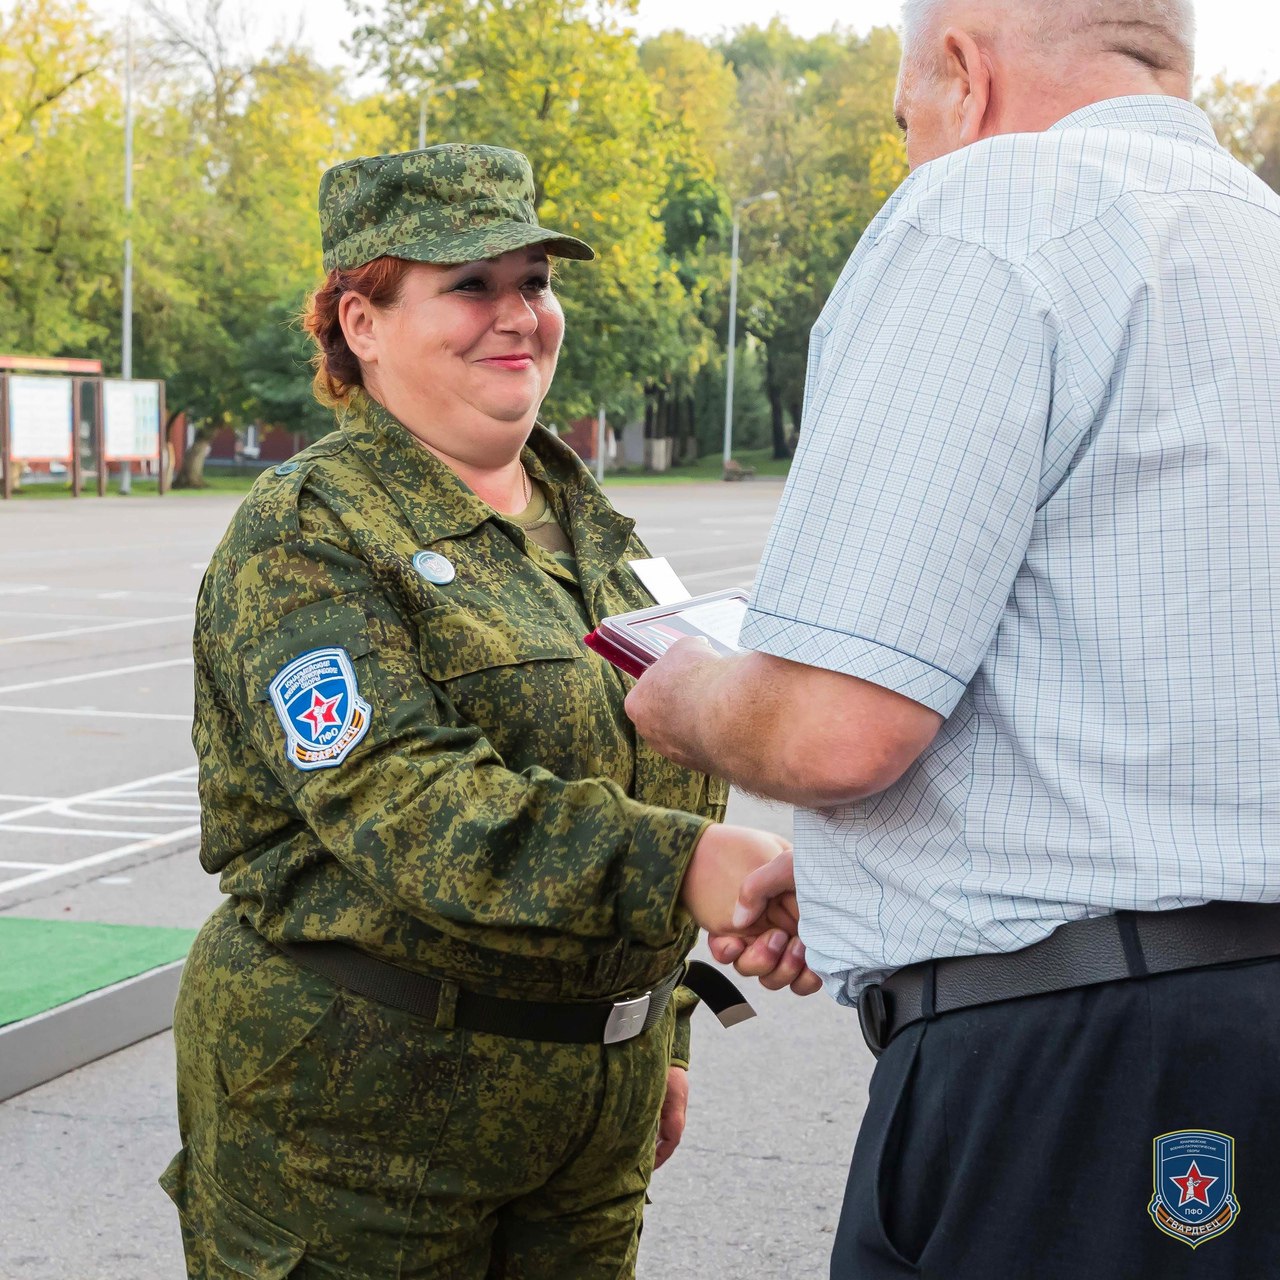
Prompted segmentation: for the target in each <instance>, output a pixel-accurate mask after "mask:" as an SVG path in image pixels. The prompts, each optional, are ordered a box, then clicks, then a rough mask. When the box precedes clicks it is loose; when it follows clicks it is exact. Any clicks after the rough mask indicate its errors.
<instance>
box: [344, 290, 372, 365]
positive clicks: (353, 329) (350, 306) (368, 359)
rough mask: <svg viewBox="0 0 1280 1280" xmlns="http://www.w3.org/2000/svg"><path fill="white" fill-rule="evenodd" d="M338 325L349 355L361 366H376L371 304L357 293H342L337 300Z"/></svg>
mask: <svg viewBox="0 0 1280 1280" xmlns="http://www.w3.org/2000/svg"><path fill="white" fill-rule="evenodd" d="M338 323H339V324H340V325H341V326H342V336H343V337H344V338H346V340H347V346H348V347H350V348H351V354H352V355H353V356H355V358H356V359H357V360H359V361H360V363H361V364H376V363H377V360H378V339H377V334H376V332H375V328H376V326H375V315H374V309H373V304H372V303H371V302H370V301H369V299H368V298H365V297H362V296H361V295H360V294H358V293H344V294H343V295H342V297H341V298H339V299H338Z"/></svg>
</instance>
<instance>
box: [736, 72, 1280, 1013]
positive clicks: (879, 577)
mask: <svg viewBox="0 0 1280 1280" xmlns="http://www.w3.org/2000/svg"><path fill="white" fill-rule="evenodd" d="M1278 420H1280V198H1277V196H1276V195H1275V194H1274V193H1273V192H1271V191H1270V190H1269V189H1268V188H1267V187H1265V186H1264V185H1263V184H1262V183H1261V182H1260V181H1259V180H1258V179H1256V178H1255V177H1254V176H1253V175H1252V174H1250V173H1249V171H1248V170H1247V169H1245V168H1244V167H1243V166H1242V165H1240V164H1238V163H1237V162H1236V161H1235V160H1233V159H1232V158H1231V157H1230V156H1229V155H1228V154H1227V153H1226V152H1225V151H1224V150H1223V149H1222V148H1220V147H1219V146H1218V145H1217V143H1216V141H1215V139H1214V135H1213V131H1212V129H1211V127H1210V125H1209V123H1208V121H1207V119H1206V118H1205V116H1204V115H1203V114H1202V113H1201V112H1200V111H1198V110H1197V109H1196V108H1195V107H1193V106H1191V105H1190V104H1189V103H1186V102H1184V101H1181V100H1179V99H1175V98H1164V97H1131V98H1118V99H1114V100H1111V101H1107V102H1100V103H1096V104H1094V105H1092V106H1089V107H1086V108H1085V109H1084V110H1081V111H1077V112H1075V113H1074V114H1073V115H1071V116H1069V117H1067V118H1066V119H1065V120H1063V121H1061V122H1060V123H1059V124H1058V125H1056V126H1055V127H1054V128H1052V129H1050V130H1049V131H1048V132H1046V133H1041V134H1019V135H1011V136H1006V137H1000V138H993V139H990V140H988V141H984V142H981V143H979V144H977V145H975V146H972V147H969V148H967V149H966V150H964V151H961V152H958V153H956V154H954V155H951V156H948V157H945V158H943V159H941V160H937V161H935V162H934V163H932V164H929V165H925V166H923V167H922V168H920V169H918V170H917V171H916V172H915V173H914V174H912V176H911V177H910V178H909V179H908V180H907V181H906V182H905V183H904V184H903V185H902V187H901V188H900V189H899V190H898V191H897V192H896V193H895V194H894V196H893V197H892V198H891V199H890V201H889V202H888V204H887V205H886V206H885V208H884V209H883V210H882V211H881V213H880V215H879V216H878V217H877V218H876V220H875V221H874V222H873V223H872V225H871V226H870V227H869V228H868V230H867V232H866V234H865V235H864V236H863V238H862V240H861V242H860V243H859V245H858V247H857V249H856V250H855V252H854V254H853V256H852V257H851V258H850V260H849V263H848V265H847V266H846V267H845V270H844V272H843V273H842V275H841V277H840V280H839V282H838V283H837V285H836V287H835V291H834V292H833V293H832V295H831V298H830V301H829V302H828V304H827V306H826V308H825V309H824V311H823V313H822V315H821V317H820V318H819V320H818V322H817V324H816V325H815V326H814V330H813V338H812V345H811V348H810V354H809V372H808V385H807V389H806V407H805V419H804V429H803V432H802V434H801V446H800V451H799V454H798V455H797V458H796V461H795V464H794V467H793V469H792V472H791V478H790V480H789V482H788V484H787V489H786V493H785V496H784V498H783V501H782V505H781V508H780V510H779V512H778V516H777V520H776V522H775V524H774V528H773V533H772V536H771V539H770V543H769V547H768V550H767V552H766V554H765V558H764V561H763V564H762V565H761V568H760V572H759V576H758V578H757V580H756V586H755V593H754V597H753V601H752V607H751V610H750V612H749V613H748V615H747V622H746V625H745V628H744V631H743V636H742V639H743V644H744V646H745V647H748V648H752V649H757V650H760V651H762V652H765V653H771V654H776V655H778V656H779V657H783V658H790V659H792V660H794V661H797V662H802V663H807V664H809V665H811V666H816V667H824V668H828V669H830V670H833V671H841V672H845V673H847V674H849V675H854V676H859V677H861V678H862V679H864V680H870V681H873V682H874V683H876V684H879V685H882V686H884V687H886V688H889V689H893V690H896V691H897V692H899V693H902V694H905V695H906V696H907V697H910V698H913V699H915V700H916V701H918V702H921V703H924V704H925V705H926V706H929V707H932V708H933V709H934V710H936V711H938V712H940V713H941V714H942V715H944V716H945V717H946V723H945V724H944V725H943V728H942V730H941V732H940V733H939V735H938V737H937V739H936V740H935V742H934V743H933V745H932V746H930V747H929V749H928V750H927V751H926V752H925V753H924V754H923V755H922V756H921V758H920V759H919V761H918V762H917V763H916V764H915V765H913V766H912V767H911V768H910V769H909V770H908V771H907V773H906V774H905V776H904V777H903V778H902V779H901V781H899V782H898V783H897V784H896V785H895V786H893V787H891V788H890V789H889V790H888V791H886V792H884V793H883V794H881V795H878V796H875V797H874V798H872V799H870V800H868V801H866V802H864V803H861V804H856V805H850V806H848V807H846V808H839V809H832V810H827V811H822V812H809V811H800V812H798V813H797V815H796V837H797V838H796V855H797V875H798V880H799V887H800V893H801V907H802V915H803V924H802V935H803V937H804V940H805V942H806V943H807V944H808V947H809V955H810V958H811V962H812V963H813V965H814V967H815V968H816V969H818V970H819V971H820V972H822V973H823V975H824V976H825V977H826V978H827V980H828V986H829V988H830V989H831V990H832V992H833V993H834V994H835V995H836V997H837V998H838V999H839V1000H841V1002H843V1003H848V1002H850V1001H851V1000H852V999H853V998H854V997H856V995H857V992H858V991H859V990H860V989H861V988H862V987H863V986H865V985H866V983H868V982H870V981H873V980H875V979H876V978H878V977H880V976H882V975H883V973H884V972H885V971H886V970H889V969H892V968H895V967H897V966H899V965H903V964H908V963H910V962H912V961H915V960H920V959H924V958H927V957H938V956H947V955H965V954H974V953H978V952H985V951H1008V950H1015V949H1017V948H1019V947H1023V946H1026V945H1028V944H1030V943H1032V942H1035V941H1038V940H1039V939H1041V938H1043V937H1045V936H1046V935H1047V934H1048V933H1049V932H1050V931H1051V930H1053V929H1054V928H1055V927H1056V926H1058V925H1060V924H1062V923H1063V922H1064V921H1068V920H1075V919H1080V918H1082V917H1085V916H1091V915H1099V914H1103V913H1107V912H1110V911H1114V910H1116V909H1122V908H1133V909H1139V910H1152V909H1168V908H1173V907H1180V906H1190V905H1193V904H1196V903H1200V902H1204V901H1206V900H1210V899H1224V900H1242V901H1275V900H1280V679H1278V678H1277V670H1278V668H1280V662H1278V661H1277V659H1278V657H1280V654H1278V652H1277V634H1276V633H1277V622H1278V621H1280V447H1278V441H1280V427H1278Z"/></svg>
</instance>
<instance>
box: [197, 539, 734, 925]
mask: <svg viewBox="0 0 1280 1280" xmlns="http://www.w3.org/2000/svg"><path fill="white" fill-rule="evenodd" d="M218 621H219V630H220V631H221V632H223V633H224V634H225V636H226V637H227V640H226V642H225V643H224V644H222V645H220V647H219V649H218V652H219V654H220V663H219V665H220V666H221V668H222V670H221V673H220V683H221V684H222V687H223V692H224V695H225V696H226V697H227V699H228V700H229V702H230V704H231V706H232V709H233V711H234V712H235V714H236V715H237V716H238V717H239V719H240V721H241V724H242V727H243V733H244V738H245V739H246V740H247V746H248V748H249V750H250V751H251V752H252V753H253V754H254V755H255V756H256V757H257V760H250V761H246V769H247V770H248V772H249V775H250V776H251V777H252V776H253V775H254V774H255V773H256V772H257V770H259V769H262V768H265V769H266V770H268V771H269V773H270V775H272V776H273V778H274V780H275V782H276V783H277V784H279V785H278V786H277V787H276V788H275V790H276V792H277V794H279V795H280V799H279V800H278V801H277V803H279V804H281V805H282V806H283V805H286V804H287V805H289V806H291V807H292V809H294V810H296V812H297V814H298V815H299V817H300V818H301V820H302V821H304V822H305V823H306V824H307V826H308V827H309V828H310V829H311V830H312V831H313V832H314V833H315V835H316V836H317V837H318V839H319V840H320V841H321V842H322V843H323V844H324V846H325V847H326V849H327V850H328V851H329V852H330V853H331V854H332V855H333V856H334V857H335V858H337V859H338V860H339V861H340V862H341V863H342V864H343V865H344V866H345V867H346V868H347V869H348V870H349V871H351V872H352V873H353V874H354V875H356V876H357V877H359V878H360V879H361V880H363V881H365V882H366V883H367V884H369V885H370V886H372V887H373V888H374V889H375V890H376V891H378V892H379V893H381V894H383V895H385V896H386V897H387V898H388V899H392V900H394V901H395V902H396V903H398V904H400V905H401V906H402V907H403V908H404V909H405V910H407V911H408V912H410V913H411V914H414V915H417V916H418V917H420V918H422V919H425V920H427V921H428V922H430V923H431V924H432V925H433V926H434V927H436V928H439V929H441V930H442V931H444V932H446V933H448V934H450V935H451V936H455V937H459V938H462V939H464V940H468V941H473V942H474V941H476V940H477V936H478V934H479V933H480V931H485V932H483V941H484V944H485V945H486V946H490V947H498V948H501V947H513V948H514V947H520V946H522V945H524V946H527V945H528V943H527V938H528V936H529V933H528V931H537V932H538V933H539V934H541V935H542V936H543V937H544V939H545V942H543V943H541V944H540V945H550V939H551V938H552V937H553V936H554V935H556V934H560V935H566V934H567V935H573V936H575V937H579V938H586V939H596V940H607V939H612V938H616V937H622V938H624V939H628V940H633V941H635V942H637V943H639V944H642V945H644V946H648V947H655V948H656V947H661V946H665V945H668V944H670V943H671V942H673V941H674V940H675V939H676V937H677V936H678V934H679V933H680V932H681V931H682V929H684V928H686V927H687V925H688V918H687V916H685V914H684V912H683V910H682V909H681V908H680V907H679V906H678V896H679V890H680V884H681V881H682V880H683V877H684V873H685V869H686V867H687V864H688V861H689V858H690V856H691V855H692V852H693V849H694V846H695V845H696V844H697V841H698V839H699V838H700V837H701V834H702V832H703V830H704V829H705V828H706V826H708V825H709V821H710V820H709V819H707V818H703V817H699V816H697V815H694V814H691V813H685V812H683V811H681V810H671V809H663V808H659V807H656V806H651V805H646V804H642V803H639V802H637V801H635V800H633V799H631V798H630V797H629V796H628V795H627V794H626V793H625V791H624V790H623V789H622V788H621V787H619V786H618V785H617V784H616V783H615V782H613V781H611V780H609V779H602V778H581V779H573V780H566V779H562V778H559V777H556V776H554V775H553V774H551V773H550V772H548V771H547V770H545V769H540V768H537V767H534V768H529V769H525V770H523V771H520V772H516V771H513V770H511V769H509V768H507V767H506V765H505V764H504V762H503V760H502V759H501V758H500V756H499V755H498V753H497V752H496V751H495V750H494V749H493V747H492V746H491V745H490V743H489V742H488V741H487V740H486V738H485V736H484V735H483V733H482V732H481V731H480V730H479V729H478V728H477V727H476V726H474V725H472V724H469V723H467V722H465V721H464V720H463V719H462V718H460V717H459V715H458V713H457V712H456V710H455V708H454V707H453V706H452V704H451V702H450V700H449V698H448V696H447V694H446V693H444V692H443V691H442V690H441V689H440V688H439V687H438V686H437V685H435V684H434V683H433V682H432V681H431V680H429V679H428V678H427V677H426V675H425V674H424V672H423V669H422V666H421V663H420V656H419V644H418V638H417V636H416V634H415V632H414V629H413V627H412V626H411V625H410V624H409V623H407V622H406V621H405V620H404V619H403V618H402V617H401V616H400V615H399V614H398V613H397V612H396V610H395V608H394V607H393V605H392V602H391V599H390V598H389V596H388V594H387V593H386V592H384V591H383V590H381V589H380V587H379V584H378V582H377V581H376V578H375V576H374V572H373V570H372V568H371V567H370V566H369V565H367V564H365V563H364V562H363V561H362V560H360V559H359V558H358V557H356V556H354V555H352V554H350V552H348V551H347V550H345V549H343V548H342V547H340V546H337V545H334V544H333V543H332V542H330V541H327V540H326V539H325V538H324V537H322V536H318V535H316V534H314V533H310V534H309V533H308V532H307V530H306V527H305V525H304V527H303V528H302V529H301V531H300V532H299V533H298V534H297V535H296V536H295V537H293V538H291V539H289V540H288V541H286V542H284V543H282V544H281V545H277V546H274V547H271V548H269V549H268V550H266V551H263V552H261V553H259V554H258V555H256V556H254V557H252V558H251V559H249V560H248V561H247V562H246V563H245V564H244V565H243V566H242V567H241V568H240V569H239V571H238V572H237V573H236V575H235V578H234V580H233V582H232V583H231V584H230V588H229V590H228V592H227V596H226V603H225V605H224V607H223V608H222V610H221V615H220V617H219V620H218ZM238 637H247V639H246V640H244V641H243V642H241V641H240V640H239V639H238ZM334 648H338V649H341V650H342V652H343V653H344V654H345V655H346V658H347V661H348V662H349V664H350V676H349V679H350V682H351V690H350V697H351V698H352V699H353V700H354V699H358V700H359V702H362V703H364V704H365V705H366V706H367V707H368V713H367V720H368V723H367V725H364V726H363V727H362V728H361V729H360V730H358V732H359V733H360V735H361V736H359V737H358V740H357V741H355V742H354V743H353V744H352V745H350V747H349V748H345V749H344V750H343V751H342V753H341V759H340V760H338V761H337V762H335V763H328V764H326V765H324V766H323V767H303V768H300V767H299V763H298V754H297V749H296V744H291V742H290V738H289V731H288V726H287V724H286V721H287V720H288V718H289V712H288V707H287V706H286V710H285V712H284V713H282V712H281V710H280V709H279V707H278V706H277V705H276V704H275V702H274V701H273V698H272V695H271V689H272V686H273V685H275V686H276V687H277V690H278V692H280V696H281V698H282V699H284V698H287V697H288V696H289V694H290V688H289V686H288V684H287V683H286V684H281V682H280V673H281V672H282V671H286V670H289V669H290V664H292V663H295V662H296V661H298V659H299V658H306V656H307V655H309V654H320V655H323V654H324V653H325V651H331V650H333V649H334ZM300 670H301V672H302V674H301V681H302V682H303V686H305V682H306V681H307V680H308V679H309V678H310V677H308V676H307V674H306V667H305V664H304V666H303V667H302V668H301V669H300ZM294 684H295V685H297V684H298V681H297V680H295V681H294ZM299 687H302V686H299ZM336 691H337V686H335V685H334V684H333V683H330V684H329V685H327V686H326V687H325V688H324V690H323V694H324V695H325V696H321V697H320V699H319V700H320V703H321V704H322V705H321V709H320V712H319V713H315V712H313V711H312V710H311V709H309V708H308V707H307V704H306V702H305V700H304V701H303V702H302V703H298V704H297V705H298V706H300V707H301V708H302V709H303V715H304V718H305V716H306V715H314V714H325V712H324V706H325V705H327V699H328V697H330V696H333V694H334V693H335V692H336ZM295 696H297V695H295ZM344 705H345V704H342V703H341V702H339V703H338V704H336V706H335V709H334V711H333V715H334V716H335V717H336V716H339V715H340V713H341V711H342V709H343V706H344ZM535 713H537V712H536V711H535ZM541 714H559V713H558V712H556V711H555V710H554V709H543V711H542V712H541ZM338 741H339V742H340V743H341V741H342V740H341V739H339V740H338ZM303 763H304V764H306V763H308V762H307V761H306V760H305V758H304V760H303ZM521 931H524V932H523V933H522V932H521ZM522 937H523V938H524V939H526V941H524V942H523V943H522V941H521V939H522Z"/></svg>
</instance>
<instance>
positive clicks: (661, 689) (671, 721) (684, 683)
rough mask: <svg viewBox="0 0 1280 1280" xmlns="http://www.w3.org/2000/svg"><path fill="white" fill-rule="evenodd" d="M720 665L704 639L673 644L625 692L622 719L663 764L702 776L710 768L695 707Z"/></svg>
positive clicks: (707, 692)
mask: <svg viewBox="0 0 1280 1280" xmlns="http://www.w3.org/2000/svg"><path fill="white" fill-rule="evenodd" d="M724 661H725V659H723V658H721V657H720V656H719V655H718V654H717V653H716V651H715V650H714V649H713V648H712V647H711V646H710V645H709V644H708V643H707V642H706V641H705V640H700V639H697V638H695V637H692V636H691V637H689V638H688V639H687V640H678V641H677V642H676V643H675V644H673V645H672V646H671V648H670V649H668V650H667V652H666V653H664V654H663V655H662V657H661V658H659V659H658V660H657V661H656V662H655V663H654V664H653V665H652V666H651V667H650V668H649V669H648V670H647V671H646V672H645V673H644V675H642V676H641V677H640V679H639V680H638V681H637V682H636V686H635V688H634V689H632V690H631V692H630V693H629V694H627V703H626V706H627V715H629V716H630V717H631V719H632V721H633V723H634V724H635V726H636V729H637V730H638V731H639V733H640V736H641V737H642V738H644V740H645V741H646V742H647V743H648V744H649V745H650V746H651V747H652V748H653V749H654V750H655V751H657V752H658V753H659V754H660V755H664V756H666V757H667V759H668V760H674V761H675V762H676V763H677V764H682V765H684V766H686V767H687V768H690V769H698V770H700V771H701V772H703V773H714V772H715V770H714V769H712V768H711V767H710V763H709V761H708V760H707V759H706V758H705V755H706V753H705V749H704V746H703V744H702V742H701V739H700V737H699V733H698V730H699V725H700V723H701V721H702V719H703V717H702V715H701V709H702V706H703V703H704V701H705V700H707V699H708V698H709V696H710V695H711V687H712V681H713V679H714V674H715V672H716V671H717V670H718V669H719V668H720V665H721V664H722V663H723V662H724Z"/></svg>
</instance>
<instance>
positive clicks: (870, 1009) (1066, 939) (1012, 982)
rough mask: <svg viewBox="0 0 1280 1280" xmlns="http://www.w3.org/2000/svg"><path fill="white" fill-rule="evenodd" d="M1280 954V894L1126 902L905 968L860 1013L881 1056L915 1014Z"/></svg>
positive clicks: (866, 995)
mask: <svg viewBox="0 0 1280 1280" xmlns="http://www.w3.org/2000/svg"><path fill="white" fill-rule="evenodd" d="M1277 955H1280V903H1271V902H1267V903H1254V902H1209V903H1206V904H1205V905H1204V906H1202V907H1184V908H1182V909H1181V910H1178V911H1119V912H1116V914H1114V915H1109V916H1095V917H1094V918H1092V919H1089V920H1075V921H1072V922H1071V923H1070V924H1064V925H1061V926H1060V927H1059V928H1057V929H1055V930H1054V931H1053V933H1051V934H1050V935H1049V936H1048V937H1047V938H1046V939H1045V940H1044V941H1043V942H1037V943H1034V944H1033V945H1032V946H1029V947H1024V948H1023V949H1022V950H1021V951H1011V952H1002V953H998V954H995V955H982V956H956V957H954V958H951V959H945V960H924V961H921V962H920V963H919V964H912V965H908V966H907V967H906V968H905V969H898V970H896V971H895V972H894V973H891V974H890V975H889V976H888V977H887V978H886V979H885V980H884V981H883V982H881V983H877V984H876V985H874V986H871V987H868V988H867V989H866V990H865V991H863V992H862V994H861V995H860V996H859V997H858V1021H859V1023H860V1024H861V1026H862V1036H863V1039H864V1040H866V1042H867V1047H868V1048H869V1049H870V1050H871V1052H872V1053H874V1054H875V1055H876V1056H877V1057H879V1056H880V1054H881V1053H882V1052H883V1050H884V1049H885V1047H886V1046H887V1045H888V1043H889V1041H890V1040H892V1039H893V1037H894V1036H896V1035H897V1034H898V1032H899V1031H901V1030H903V1029H904V1028H905V1027H909V1026H910V1025H911V1024H912V1023H913V1022H919V1021H921V1019H923V1018H932V1017H935V1016H937V1015H938V1014H942V1013H951V1012H954V1011H955V1010H956V1009H969V1008H973V1007H975V1006H976V1005H983V1004H995V1003H997V1002H998V1001H1001V1000H1017V999H1020V998H1021V997H1023V996H1039V995H1048V994H1050V993H1051V992H1054V991H1068V990H1070V989H1071V988H1073V987H1089V986H1094V985H1096V984H1097V983H1100V982H1116V981H1119V980H1121V979H1124V978H1145V977H1148V976H1150V975H1152V974H1158V973H1176V972H1177V971H1178V970H1180V969H1200V968H1204V967H1205V966H1207V965H1214V964H1232V963H1237V962H1240V961H1244V960H1262V959H1265V958H1266V957H1268V956H1277Z"/></svg>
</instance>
